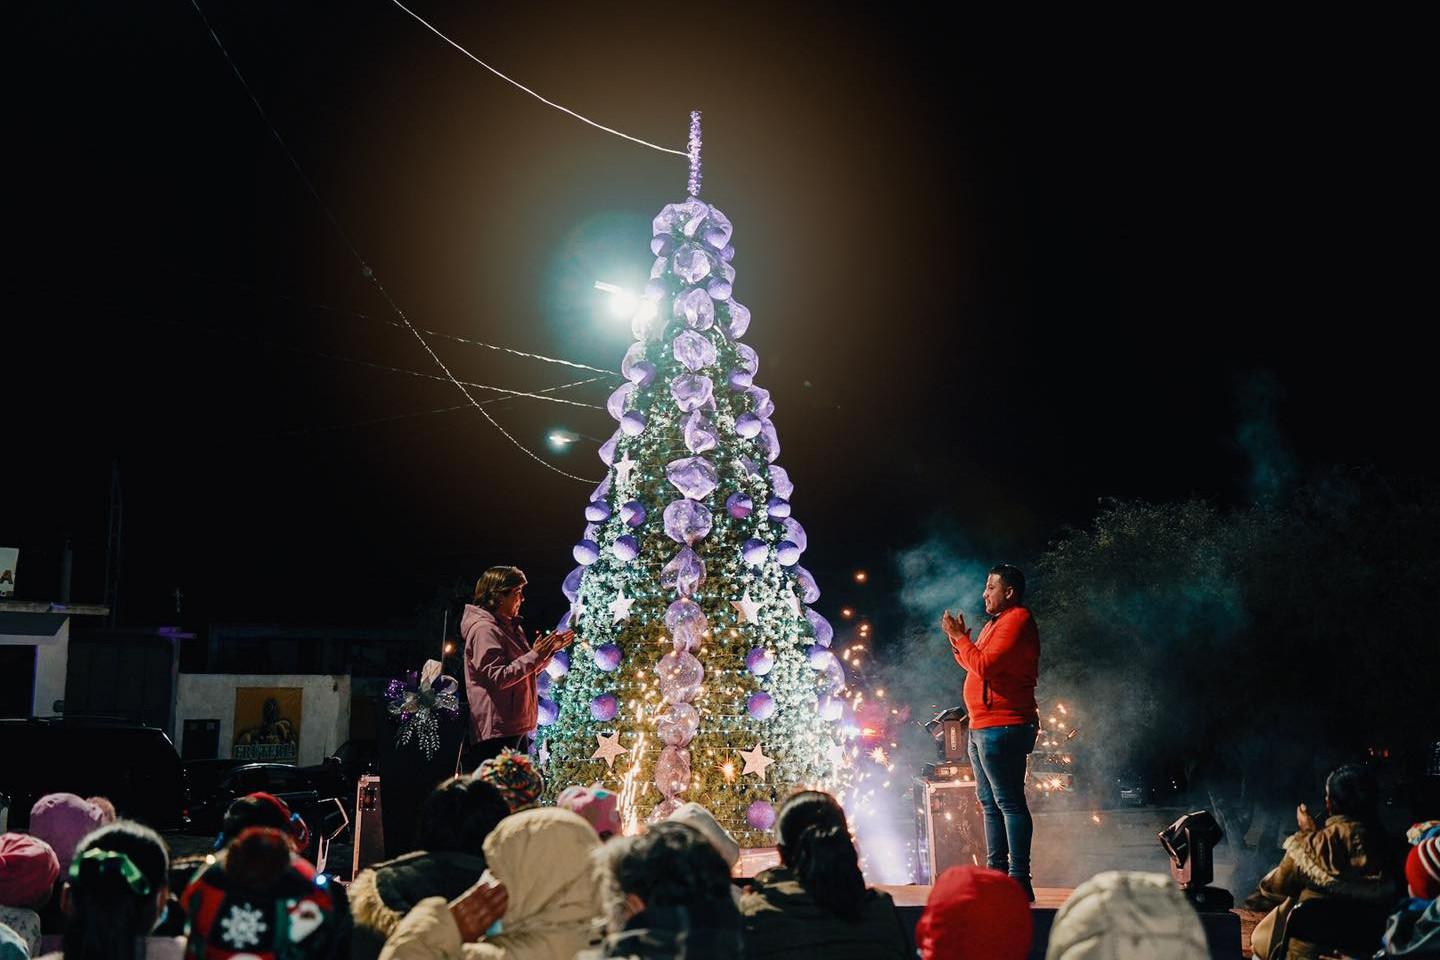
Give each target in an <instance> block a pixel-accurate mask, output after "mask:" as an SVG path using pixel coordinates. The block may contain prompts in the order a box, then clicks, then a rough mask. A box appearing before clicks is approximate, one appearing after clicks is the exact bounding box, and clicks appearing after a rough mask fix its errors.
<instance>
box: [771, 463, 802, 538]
mask: <svg viewBox="0 0 1440 960" xmlns="http://www.w3.org/2000/svg"><path fill="white" fill-rule="evenodd" d="M770 489H771V490H774V491H775V496H777V497H784V498H785V499H786V500H789V499H791V498H792V497H793V496H794V494H795V484H793V483H791V482H790V474H789V473H788V472H786V470H785V468H784V467H777V466H775V465H774V464H773V463H772V464H771V465H770ZM797 542H798V541H797Z"/></svg>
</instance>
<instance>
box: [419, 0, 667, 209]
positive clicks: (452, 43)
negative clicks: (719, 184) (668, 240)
mask: <svg viewBox="0 0 1440 960" xmlns="http://www.w3.org/2000/svg"><path fill="white" fill-rule="evenodd" d="M391 2H393V3H394V4H395V6H397V7H399V8H400V9H401V10H404V11H405V12H406V13H408V14H410V16H412V17H414V18H415V19H416V20H417V21H418V22H419V23H420V25H421V26H423V27H425V29H427V30H429V31H430V32H431V33H433V34H435V36H437V37H439V38H440V39H441V40H444V41H445V42H446V43H448V44H450V46H452V47H454V48H455V49H456V50H459V51H460V52H461V53H463V54H465V56H467V57H469V58H470V59H471V60H474V61H475V62H476V63H478V64H480V66H482V67H484V68H485V69H486V70H489V71H490V72H491V73H493V74H495V76H497V77H499V78H500V79H501V80H504V81H505V82H506V83H508V84H510V85H512V86H514V87H517V88H518V89H520V90H523V91H525V92H526V93H528V94H530V96H532V97H534V98H535V99H536V100H539V101H540V102H541V103H543V104H545V105H546V106H547V107H554V108H555V109H556V110H559V111H560V112H561V113H568V114H569V115H570V116H572V117H574V118H575V119H576V120H579V121H580V122H581V123H588V124H589V125H590V126H592V127H594V128H595V129H597V130H604V131H605V132H606V133H613V134H614V135H615V136H617V137H622V138H624V139H626V140H629V141H630V142H631V143H638V144H640V145H641V146H642V147H649V148H650V149H651V150H659V151H660V152H661V153H672V154H674V155H675V156H677V157H686V158H688V157H690V156H691V154H690V153H689V152H687V151H685V150H676V149H674V148H673V147H662V146H660V145H659V144H658V143H651V142H650V141H649V140H641V139H640V138H639V137H632V136H630V134H628V133H622V132H621V131H619V130H616V129H614V128H613V127H607V126H605V125H604V124H602V123H596V122H595V121H594V120H591V119H590V118H589V117H582V116H581V115H580V114H578V113H576V112H575V111H574V110H571V109H570V108H569V107H562V106H561V105H560V104H558V103H556V102H555V101H553V100H547V99H545V98H544V97H542V96H540V94H538V93H536V92H535V91H534V90H531V89H530V88H529V87H527V86H525V85H524V84H523V83H520V82H519V81H518V80H512V79H511V78H509V77H507V76H505V74H503V73H501V72H500V71H499V70H496V69H495V68H494V67H492V66H490V64H488V63H486V62H485V61H484V60H481V59H480V58H479V57H477V56H475V54H473V53H471V52H470V51H469V50H466V49H465V48H464V47H462V46H460V44H458V43H456V42H455V41H454V40H451V39H450V38H449V37H447V36H445V34H443V33H441V32H440V31H439V30H437V29H435V27H434V26H433V25H432V24H431V23H430V22H429V21H428V20H426V19H425V18H424V17H422V16H420V14H418V13H416V12H415V11H414V10H411V9H410V8H409V7H407V6H405V4H403V3H401V2H400V0H391ZM692 195H693V193H692Z"/></svg>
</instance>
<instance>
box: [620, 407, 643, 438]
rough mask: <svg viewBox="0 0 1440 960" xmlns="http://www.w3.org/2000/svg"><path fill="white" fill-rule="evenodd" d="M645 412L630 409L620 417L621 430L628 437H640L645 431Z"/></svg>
mask: <svg viewBox="0 0 1440 960" xmlns="http://www.w3.org/2000/svg"><path fill="white" fill-rule="evenodd" d="M645 423H646V420H645V414H643V413H641V412H640V411H639V410H628V411H626V413H625V416H623V417H621V418H620V432H621V433H623V434H625V436H627V437H638V436H640V434H642V433H644V432H645Z"/></svg>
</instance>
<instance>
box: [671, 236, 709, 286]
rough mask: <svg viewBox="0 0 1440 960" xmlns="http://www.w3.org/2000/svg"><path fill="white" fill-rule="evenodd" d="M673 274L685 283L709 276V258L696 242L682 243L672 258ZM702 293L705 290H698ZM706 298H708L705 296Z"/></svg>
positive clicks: (696, 281) (697, 281)
mask: <svg viewBox="0 0 1440 960" xmlns="http://www.w3.org/2000/svg"><path fill="white" fill-rule="evenodd" d="M672 260H673V263H674V268H673V269H674V271H675V276H677V277H679V278H680V279H681V280H683V281H685V282H686V283H699V282H700V281H701V280H704V279H705V278H706V277H708V276H710V258H709V257H708V256H706V254H705V251H704V250H702V249H700V247H699V245H698V244H694V243H687V244H683V245H682V246H681V247H680V249H679V250H676V251H675V256H674V257H673V258H672ZM700 292H701V293H704V292H705V291H703V290H702V291H700ZM707 299H708V298H707Z"/></svg>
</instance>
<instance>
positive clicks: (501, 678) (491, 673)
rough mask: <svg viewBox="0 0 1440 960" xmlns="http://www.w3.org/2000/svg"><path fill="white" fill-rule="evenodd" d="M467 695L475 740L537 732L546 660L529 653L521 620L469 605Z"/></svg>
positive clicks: (463, 628) (465, 619)
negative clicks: (538, 682)
mask: <svg viewBox="0 0 1440 960" xmlns="http://www.w3.org/2000/svg"><path fill="white" fill-rule="evenodd" d="M460 635H461V636H462V637H464V638H465V692H466V694H467V695H468V696H469V698H470V739H471V741H472V742H474V743H479V742H480V741H482V740H493V739H495V738H496V737H516V736H521V735H523V734H528V733H529V732H530V731H532V730H534V729H535V721H536V720H537V719H538V717H539V705H538V703H537V701H536V694H535V674H537V673H539V672H540V669H541V668H542V667H544V666H545V663H546V661H545V660H542V659H541V658H540V655H539V654H538V653H536V652H535V651H534V650H532V649H531V648H530V641H529V640H526V639H525V631H524V630H523V629H522V628H521V626H520V622H519V621H518V620H512V619H510V618H508V617H500V616H497V615H496V614H494V613H491V612H490V611H489V610H486V609H485V608H484V607H477V606H475V605H473V604H466V605H465V613H464V615H463V616H461V618H460Z"/></svg>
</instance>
